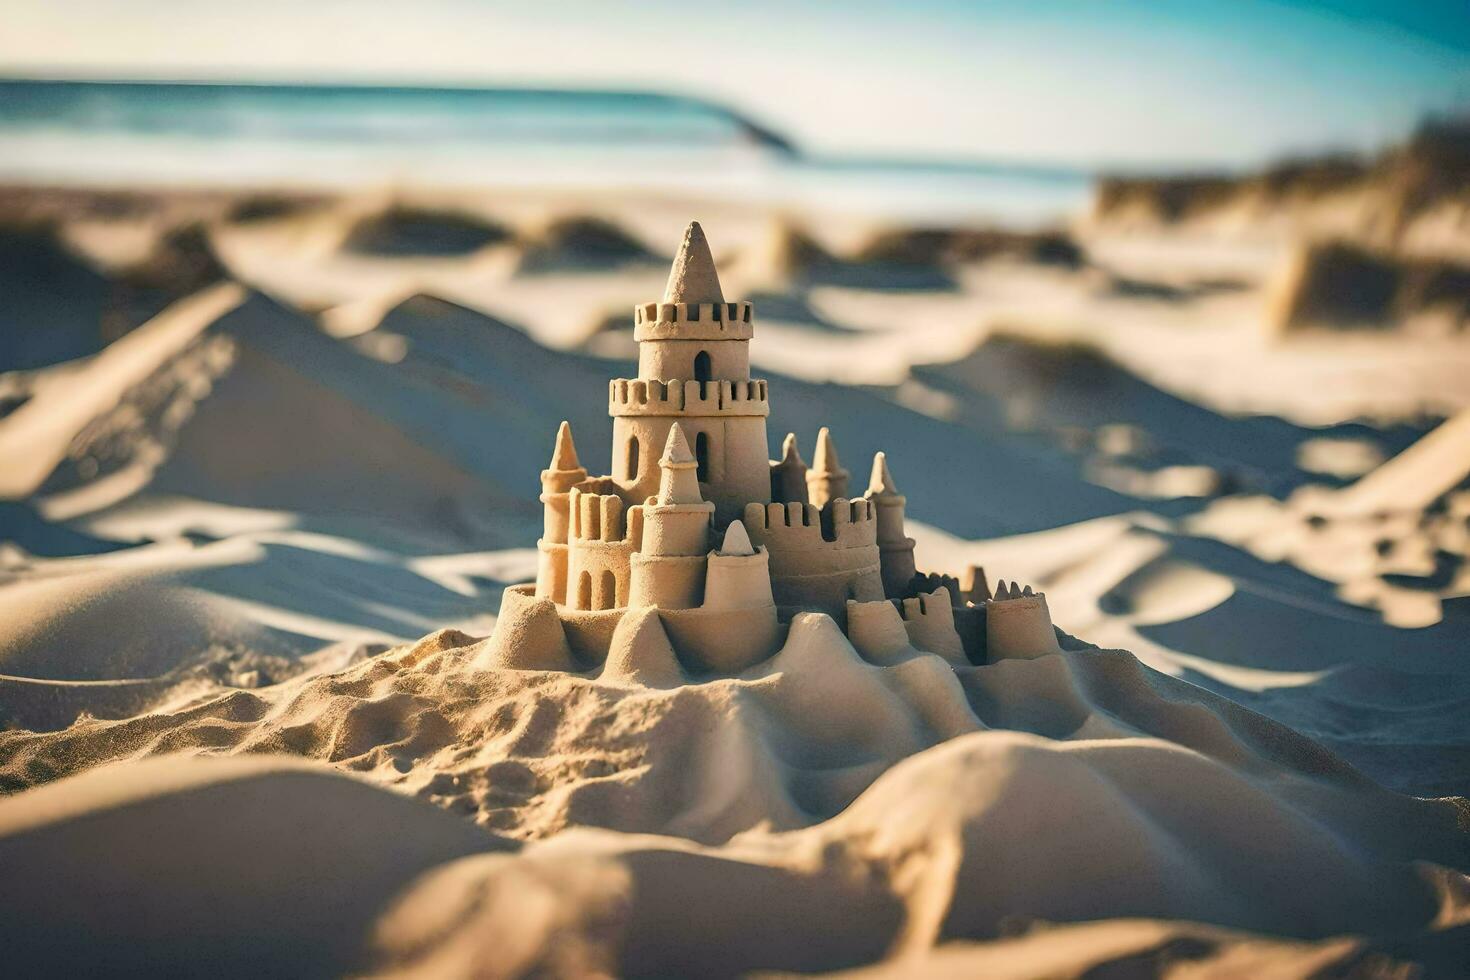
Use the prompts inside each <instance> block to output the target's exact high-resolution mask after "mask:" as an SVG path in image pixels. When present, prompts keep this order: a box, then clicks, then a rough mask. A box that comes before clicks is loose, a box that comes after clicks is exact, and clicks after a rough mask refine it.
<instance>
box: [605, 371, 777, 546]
mask: <svg viewBox="0 0 1470 980" xmlns="http://www.w3.org/2000/svg"><path fill="white" fill-rule="evenodd" d="M638 383H639V382H629V384H638ZM689 384H691V385H693V384H696V382H692V381H691V382H689ZM710 384H711V385H713V384H717V382H710ZM750 384H752V385H764V384H765V382H764V381H752V382H750ZM675 422H678V423H679V426H680V428H682V429H683V430H684V435H685V436H686V438H687V439H688V440H689V445H690V447H691V449H693V450H695V452H696V454H698V453H699V452H700V451H701V447H702V449H703V452H704V454H705V457H706V461H707V462H706V473H705V475H706V477H707V479H704V480H701V481H700V483H699V489H700V494H701V495H702V496H703V497H704V499H705V500H708V501H710V502H711V503H713V504H714V505H715V524H716V525H717V526H720V527H723V526H724V525H726V524H728V523H730V521H732V520H734V519H735V518H737V517H739V516H740V514H741V512H742V509H743V508H744V507H745V505H746V504H747V503H749V502H751V501H760V502H764V501H767V500H770V499H771V480H770V475H769V467H770V464H769V461H768V459H767V456H768V452H769V447H768V445H767V443H766V420H765V417H764V416H738V415H737V416H729V415H711V416H699V415H691V416H682V415H673V414H668V415H665V414H648V415H627V416H615V417H614V419H613V476H614V480H615V481H616V483H617V485H618V487H619V492H620V493H621V494H623V496H624V498H625V499H627V500H629V501H633V502H642V501H644V500H646V499H648V498H649V497H652V496H653V495H654V494H656V493H658V483H659V468H658V457H659V454H660V453H661V452H662V450H663V446H664V443H665V442H666V441H668V437H669V429H670V428H672V427H673V424H674V423H675ZM701 436H703V437H704V441H703V442H701V441H700V437H701ZM634 439H637V440H638V450H637V455H638V458H639V466H638V468H637V471H636V472H637V476H636V477H633V478H631V479H630V478H629V476H628V474H629V473H630V472H632V470H631V468H630V467H629V466H628V462H629V458H630V454H631V450H630V446H631V444H632V441H633V440H634Z"/></svg>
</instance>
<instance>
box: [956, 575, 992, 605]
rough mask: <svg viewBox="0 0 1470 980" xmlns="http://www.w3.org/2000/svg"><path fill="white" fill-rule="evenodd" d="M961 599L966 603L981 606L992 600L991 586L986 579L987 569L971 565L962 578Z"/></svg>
mask: <svg viewBox="0 0 1470 980" xmlns="http://www.w3.org/2000/svg"><path fill="white" fill-rule="evenodd" d="M960 597H961V599H963V600H964V601H966V602H969V603H973V604H974V605H977V606H978V605H980V604H981V603H983V602H988V601H989V600H990V584H989V583H988V582H987V581H986V579H985V569H984V568H982V567H981V566H979V565H971V566H969V567H968V568H966V569H965V571H964V574H962V575H961V576H960Z"/></svg>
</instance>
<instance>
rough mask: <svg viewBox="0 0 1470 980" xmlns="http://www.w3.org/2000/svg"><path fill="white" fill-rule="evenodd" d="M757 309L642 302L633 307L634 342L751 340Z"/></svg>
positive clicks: (746, 305)
mask: <svg viewBox="0 0 1470 980" xmlns="http://www.w3.org/2000/svg"><path fill="white" fill-rule="evenodd" d="M753 315H754V307H753V306H752V305H751V304H750V303H749V302H748V301H745V300H742V301H740V302H738V303H643V304H640V305H638V306H635V307H633V339H634V340H639V341H642V340H749V339H750V338H751V336H752V333H753V328H752V326H751V320H752V317H753Z"/></svg>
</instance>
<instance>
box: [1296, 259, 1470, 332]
mask: <svg viewBox="0 0 1470 980" xmlns="http://www.w3.org/2000/svg"><path fill="white" fill-rule="evenodd" d="M1467 325H1470V266H1466V265H1460V264H1457V263H1453V262H1448V261H1444V260H1436V259H1413V258H1396V257H1394V256H1391V255H1387V254H1384V253H1380V252H1374V251H1370V250H1367V249H1363V248H1359V247H1357V246H1354V245H1351V244H1348V243H1346V242H1340V241H1335V242H1323V243H1317V244H1312V245H1307V246H1303V247H1302V248H1299V249H1298V250H1297V252H1296V254H1295V255H1294V256H1293V257H1292V258H1291V259H1290V261H1289V262H1288V264H1287V266H1286V268H1285V270H1284V272H1283V274H1282V276H1281V279H1280V281H1279V282H1278V283H1277V286H1276V295H1275V297H1274V299H1273V301H1272V313H1271V326H1272V328H1273V329H1275V330H1276V331H1277V332H1281V333H1287V332H1291V331H1295V330H1303V329H1311V328H1325V329H1332V330H1387V329H1394V328H1398V327H1405V326H1407V327H1412V328H1414V329H1416V330H1420V331H1426V332H1434V333H1451V332H1459V331H1463V330H1465V329H1466V328H1467Z"/></svg>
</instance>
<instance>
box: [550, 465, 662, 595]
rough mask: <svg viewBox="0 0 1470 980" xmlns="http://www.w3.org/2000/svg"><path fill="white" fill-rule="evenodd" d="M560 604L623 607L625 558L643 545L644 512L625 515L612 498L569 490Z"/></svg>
mask: <svg viewBox="0 0 1470 980" xmlns="http://www.w3.org/2000/svg"><path fill="white" fill-rule="evenodd" d="M568 496H569V501H568V509H569V511H570V526H569V528H568V539H569V540H568V544H567V549H568V550H567V573H566V600H565V604H566V605H568V606H570V607H572V608H574V609H615V608H619V607H622V606H626V605H627V604H628V595H629V585H630V566H629V558H630V556H631V555H632V553H633V552H634V551H636V550H637V549H638V548H639V547H640V546H641V543H642V540H643V508H642V507H632V508H628V509H627V510H626V511H625V510H624V506H623V501H622V498H621V497H619V496H617V495H616V494H598V493H588V492H586V491H584V490H582V489H580V488H574V489H573V490H572V491H571V493H570V494H569V495H568Z"/></svg>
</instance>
